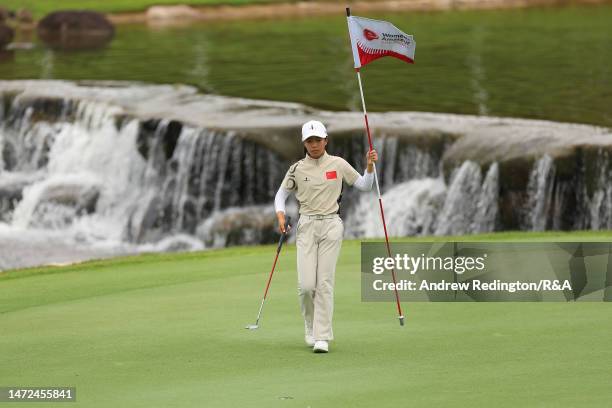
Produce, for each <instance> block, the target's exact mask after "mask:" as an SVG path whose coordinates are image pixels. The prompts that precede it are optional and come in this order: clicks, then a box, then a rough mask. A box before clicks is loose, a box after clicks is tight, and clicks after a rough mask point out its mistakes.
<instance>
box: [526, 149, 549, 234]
mask: <svg viewBox="0 0 612 408" xmlns="http://www.w3.org/2000/svg"><path fill="white" fill-rule="evenodd" d="M554 181H555V166H554V162H553V160H552V158H551V157H550V156H549V155H544V156H543V157H542V158H541V159H539V160H538V161H537V162H536V163H535V165H534V167H533V169H532V171H531V174H530V176H529V183H528V184H527V197H528V198H527V209H526V210H527V228H528V229H531V230H532V231H544V230H545V229H546V226H547V220H548V218H549V214H550V208H551V205H552V200H553V187H554Z"/></svg>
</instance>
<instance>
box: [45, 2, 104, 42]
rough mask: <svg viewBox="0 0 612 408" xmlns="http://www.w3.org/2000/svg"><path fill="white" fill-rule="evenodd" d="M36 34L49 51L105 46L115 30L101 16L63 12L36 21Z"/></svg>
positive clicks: (85, 12) (89, 12) (93, 13)
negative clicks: (52, 49) (53, 49)
mask: <svg viewBox="0 0 612 408" xmlns="http://www.w3.org/2000/svg"><path fill="white" fill-rule="evenodd" d="M37 32H38V36H39V38H40V39H41V40H42V41H43V42H44V43H45V44H46V45H48V46H50V47H52V48H61V49H87V48H99V47H103V46H105V45H107V44H108V43H109V42H110V41H111V40H112V39H113V36H114V35H115V28H114V27H113V25H112V23H111V22H110V21H108V19H107V18H106V17H105V16H104V15H103V14H101V13H97V12H94V11H72V10H66V11H56V12H53V13H51V14H49V15H47V16H46V17H45V18H43V19H42V20H40V22H39V23H38V26H37Z"/></svg>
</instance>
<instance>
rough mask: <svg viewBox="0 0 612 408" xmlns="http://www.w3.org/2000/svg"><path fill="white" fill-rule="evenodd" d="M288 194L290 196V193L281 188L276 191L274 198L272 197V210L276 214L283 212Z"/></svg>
mask: <svg viewBox="0 0 612 408" xmlns="http://www.w3.org/2000/svg"><path fill="white" fill-rule="evenodd" d="M289 194H291V191H289V190H287V189H286V188H285V187H283V186H281V187H280V188H279V189H278V191H277V192H276V196H275V197H274V210H275V211H276V212H279V211H282V212H285V202H286V201H287V197H289Z"/></svg>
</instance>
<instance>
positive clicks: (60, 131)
mask: <svg viewBox="0 0 612 408" xmlns="http://www.w3.org/2000/svg"><path fill="white" fill-rule="evenodd" d="M15 84H16V85H15ZM34 85H35V86H32V83H30V82H27V83H25V84H21V83H19V82H18V81H15V82H2V81H0V91H2V89H3V87H4V88H6V89H5V90H4V91H3V92H0V153H1V154H0V249H1V250H0V270H1V269H6V268H11V267H19V266H29V265H35V264H41V263H50V262H67V261H76V260H81V259H89V258H95V257H101V256H110V255H115V254H123V253H133V252H138V251H164V250H190V249H201V248H209V247H221V246H228V245H239V244H256V243H271V242H274V241H276V240H277V238H278V235H277V232H276V225H275V216H274V209H273V206H272V201H273V197H274V194H275V192H276V189H277V188H278V186H279V185H280V182H281V180H282V178H283V176H284V174H285V172H286V170H287V168H288V166H289V164H290V163H291V162H292V161H294V160H296V159H297V158H298V157H299V154H300V152H299V149H294V150H291V149H293V147H295V146H297V147H298V148H299V145H298V144H296V143H295V142H294V141H293V140H292V139H291V138H292V137H294V135H295V134H296V133H297V132H298V131H299V125H300V123H302V122H303V121H304V120H306V119H307V118H312V116H319V117H321V118H322V119H323V120H324V121H325V122H326V123H327V124H329V129H330V134H332V135H333V137H332V138H331V141H330V146H329V147H330V149H329V150H330V153H331V154H337V155H340V156H342V157H344V158H346V159H347V160H348V161H349V162H350V163H351V164H353V165H354V166H355V167H356V168H357V169H361V170H362V169H363V164H364V154H365V152H366V149H367V146H366V144H365V143H364V138H363V134H362V131H361V129H359V127H358V126H359V125H358V124H359V123H360V117H359V116H358V115H357V114H355V115H354V116H350V115H352V114H347V113H330V112H318V113H317V112H314V111H312V110H308V109H307V108H305V107H303V106H301V105H295V104H281V103H277V102H259V101H247V100H243V99H235V98H224V97H218V96H217V97H212V96H202V95H197V94H196V93H195V92H194V91H193V90H192V89H190V88H177V89H175V88H170V87H164V86H157V87H156V86H145V85H125V84H111V85H110V86H78V85H73V84H69V83H63V82H44V86H47V87H49V90H48V92H46V93H45V92H43V93H42V94H40V95H39V94H36V92H35V96H32V95H31V94H29V93H28V92H25V91H23V90H22V89H25V90H27V89H36V90H38V89H39V88H41V87H42V89H44V86H43V85H41V83H38V82H36V83H35V84H34ZM55 87H57V90H56V89H55ZM160 88H161V89H163V90H161V89H160ZM16 89H17V90H16ZM20 90H21V91H20ZM20 92H21V93H20ZM65 93H67V94H68V95H64V94H65ZM156 98H161V99H156ZM404 116H406V118H404ZM376 120H378V122H379V123H389V124H390V125H392V126H390V127H388V128H385V129H383V130H381V131H380V132H379V133H378V134H376V135H375V137H374V145H375V146H376V148H377V150H378V152H379V158H380V161H379V163H378V166H377V171H378V176H379V180H380V184H381V193H382V194H383V202H384V206H385V216H386V220H387V224H388V229H389V233H390V235H392V236H409V235H431V234H436V235H460V234H469V233H481V232H491V231H497V230H504V229H517V228H518V229H524V230H544V229H550V228H554V229H580V228H591V229H603V228H612V183H611V182H610V180H611V177H612V165H611V163H610V159H609V153H608V151H609V149H607V148H606V147H605V146H607V143H610V142H609V141H608V139H609V138H606V137H603V136H602V137H600V134H601V131H600V130H599V129H591V128H584V127H583V128H581V127H577V126H576V125H564V126H565V127H563V128H561V127H560V126H561V125H550V126H551V127H553V128H554V132H561V130H562V131H563V132H567V133H568V134H570V135H571V134H572V132H576V133H577V136H575V137H568V142H567V143H574V141H576V140H580V137H582V138H583V139H582V140H583V141H582V142H581V143H582V145H580V149H577V150H576V153H574V155H575V158H574V157H571V160H568V159H567V157H562V158H561V159H558V158H556V157H553V156H551V155H549V154H542V155H539V156H534V157H533V158H531V159H528V160H527V161H526V162H525V161H522V162H518V163H519V164H512V163H511V162H498V161H497V160H488V161H486V162H482V161H480V160H482V154H483V153H479V151H478V150H477V149H473V148H472V149H471V150H473V151H474V153H473V155H472V156H469V154H471V150H469V149H468V150H465V148H464V150H463V151H462V150H460V149H459V150H457V149H455V150H454V151H453V152H452V153H453V154H458V153H461V154H465V153H464V152H466V151H467V152H468V155H467V158H463V159H462V160H459V161H454V163H455V164H454V165H453V166H449V165H448V163H449V160H450V159H449V157H451V156H452V155H451V156H449V154H447V153H448V152H449V151H450V150H452V147H453V146H455V145H457V146H460V145H461V143H459V142H457V143H455V142H456V140H460V141H461V137H462V136H461V134H458V133H453V131H454V130H455V129H460V130H461V132H464V133H465V134H470V132H472V130H471V129H472V128H474V129H475V130H474V131H473V132H474V134H477V135H478V137H479V138H482V135H483V134H488V133H487V132H493V133H494V132H498V131H499V129H500V127H501V126H502V124H503V123H504V121H506V122H507V124H506V125H503V126H511V127H513V132H510V134H514V133H517V132H518V133H520V131H521V129H522V128H521V126H523V127H524V126H527V125H529V126H532V125H531V124H530V123H531V122H528V123H524V122H519V121H516V122H513V120H510V119H508V120H505V119H504V120H502V119H499V118H497V119H495V118H491V119H490V118H469V117H468V118H463V117H460V116H448V115H435V114H416V113H393V114H388V115H386V116H384V119H381V118H378V119H377V118H376V114H373V121H376ZM352 124H355V126H357V128H352V127H351V125H352ZM410 126H413V127H410ZM436 126H439V127H440V130H439V131H437V130H436ZM543 126H544V127H546V126H549V125H547V124H544V125H543V124H542V123H540V122H535V123H534V124H533V126H532V127H533V129H532V128H527V129H528V130H525V132H532V133H533V134H534V135H535V136H534V137H535V139H534V140H535V141H534V142H533V143H534V146H539V145H538V143H539V144H541V143H542V140H543V139H542V138H543V136H542V135H543V134H544V133H543V130H542V127H543ZM337 129H340V131H338V130H337ZM406 129H409V130H406ZM483 129H484V130H483ZM529 129H531V130H529ZM559 129H561V130H559ZM485 130H486V131H485ZM589 132H591V133H589ZM585 133H586V134H587V135H586V136H585ZM529 135H531V133H527V137H529ZM519 136H520V135H519ZM587 137H588V138H591V139H588V138H587ZM474 140H480V139H474ZM496 140H498V142H497V143H498V144H499V143H505V142H507V141H508V136H504V135H503V136H501V137H500V138H499V139H496ZM517 140H518V142H517V143H519V145H520V146H522V145H524V144H525V143H526V142H524V141H523V139H521V138H518V139H517ZM555 143H557V142H556V141H555ZM589 143H591V144H592V143H595V144H597V143H599V144H600V145H601V146H603V147H600V148H599V150H597V152H596V154H594V153H593V151H594V150H593V149H592V148H590V147H589V146H590V145H589ZM553 145H554V144H553ZM486 146H487V148H488V149H489V150H486V151H484V154H485V155H486V154H489V153H490V152H491V151H493V152H494V151H495V150H494V149H495V148H493V150H491V146H493V143H490V142H487V143H486ZM500 146H501V147H497V148H498V149H500V150H504V149H506V150H504V151H507V149H508V148H507V147H503V145H500ZM583 146H586V148H585V147H583ZM552 150H554V149H552ZM286 151H292V152H293V153H291V154H284V153H285V152H286ZM470 157H472V158H470ZM593 158H595V159H593ZM558 160H564V161H561V162H559V163H557V161H558ZM524 163H528V164H529V166H531V167H528V168H527V170H526V175H525V176H524V178H522V176H521V174H522V173H521V172H523V171H524V170H523V169H524V168H525V167H526V166H525V164H524ZM568 163H569V164H568ZM529 168H530V169H531V170H530V171H529ZM288 210H289V211H288V212H289V213H290V214H291V215H293V216H295V215H296V214H297V208H296V206H295V203H290V204H289V205H288ZM515 213H516V215H515ZM341 214H342V215H343V218H344V220H345V235H346V236H347V238H359V237H382V236H383V230H382V226H381V223H380V218H379V217H380V216H379V207H378V200H377V197H376V194H375V193H374V192H371V193H361V192H358V191H356V190H355V189H352V188H347V187H345V189H344V191H343V202H342V205H341ZM295 221H297V220H296V219H294V222H295Z"/></svg>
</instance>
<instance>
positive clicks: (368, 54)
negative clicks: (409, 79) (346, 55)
mask: <svg viewBox="0 0 612 408" xmlns="http://www.w3.org/2000/svg"><path fill="white" fill-rule="evenodd" d="M347 18H348V28H349V35H350V37H351V48H352V50H353V60H354V62H355V68H360V67H362V66H364V65H366V64H368V63H370V62H372V61H374V60H377V59H378V58H382V57H395V58H398V59H400V60H402V61H406V62H407V63H409V64H414V51H415V48H416V43H415V42H414V39H413V38H412V36H411V35H408V34H406V33H404V32H403V31H401V30H399V29H398V28H397V27H395V26H394V25H393V24H391V23H389V22H387V21H381V20H372V19H369V18H364V17H355V16H349V17H347Z"/></svg>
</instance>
